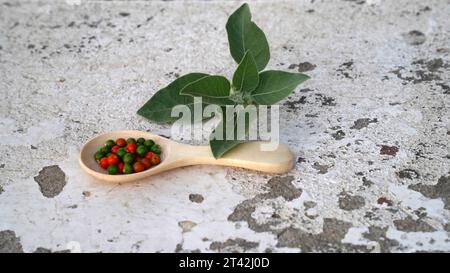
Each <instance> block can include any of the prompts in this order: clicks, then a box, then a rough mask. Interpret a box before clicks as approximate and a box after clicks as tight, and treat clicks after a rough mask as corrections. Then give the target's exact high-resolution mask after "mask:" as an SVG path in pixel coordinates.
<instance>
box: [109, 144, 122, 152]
mask: <svg viewBox="0 0 450 273" xmlns="http://www.w3.org/2000/svg"><path fill="white" fill-rule="evenodd" d="M119 149H120V146H119V145H114V146H113V147H112V148H111V153H116V152H117V150H119Z"/></svg>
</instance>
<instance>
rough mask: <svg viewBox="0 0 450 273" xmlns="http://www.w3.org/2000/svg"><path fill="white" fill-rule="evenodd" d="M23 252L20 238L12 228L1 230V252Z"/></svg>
mask: <svg viewBox="0 0 450 273" xmlns="http://www.w3.org/2000/svg"><path fill="white" fill-rule="evenodd" d="M21 252H23V249H22V244H21V243H20V238H19V237H16V233H15V232H14V231H12V230H4V231H0V253H21Z"/></svg>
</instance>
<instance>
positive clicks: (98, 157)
mask: <svg viewBox="0 0 450 273" xmlns="http://www.w3.org/2000/svg"><path fill="white" fill-rule="evenodd" d="M104 156H105V154H104V153H102V152H101V151H98V152H96V153H95V154H94V159H95V160H97V161H98V160H100V159H102V157H104Z"/></svg>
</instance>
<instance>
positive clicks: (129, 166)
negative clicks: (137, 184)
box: [123, 163, 133, 174]
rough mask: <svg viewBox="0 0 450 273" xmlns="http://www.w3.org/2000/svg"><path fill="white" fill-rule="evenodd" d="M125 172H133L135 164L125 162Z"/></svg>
mask: <svg viewBox="0 0 450 273" xmlns="http://www.w3.org/2000/svg"><path fill="white" fill-rule="evenodd" d="M123 173H124V174H130V173H133V166H131V164H129V163H125V164H124V165H123Z"/></svg>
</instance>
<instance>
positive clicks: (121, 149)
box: [116, 148, 127, 158]
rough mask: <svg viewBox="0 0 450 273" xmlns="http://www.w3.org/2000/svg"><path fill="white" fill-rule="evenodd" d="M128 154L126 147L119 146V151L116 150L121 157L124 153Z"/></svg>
mask: <svg viewBox="0 0 450 273" xmlns="http://www.w3.org/2000/svg"><path fill="white" fill-rule="evenodd" d="M126 154H127V150H125V148H119V149H118V150H117V151H116V155H118V156H119V157H121V158H122V157H123V156H124V155H126Z"/></svg>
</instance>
